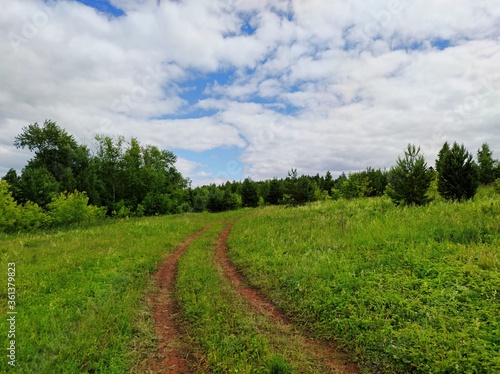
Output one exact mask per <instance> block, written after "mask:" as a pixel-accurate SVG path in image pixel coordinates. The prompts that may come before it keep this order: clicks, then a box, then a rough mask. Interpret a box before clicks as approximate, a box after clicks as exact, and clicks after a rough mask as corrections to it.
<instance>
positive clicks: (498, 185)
mask: <svg viewBox="0 0 500 374" xmlns="http://www.w3.org/2000/svg"><path fill="white" fill-rule="evenodd" d="M493 189H494V190H495V192H496V193H499V194H500V178H497V179H496V180H495V181H494V182H493Z"/></svg>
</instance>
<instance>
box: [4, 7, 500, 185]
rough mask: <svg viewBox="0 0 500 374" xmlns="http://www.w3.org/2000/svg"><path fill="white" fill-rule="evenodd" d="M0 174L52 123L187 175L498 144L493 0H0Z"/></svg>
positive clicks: (498, 49) (270, 171) (268, 171)
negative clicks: (133, 146) (141, 149)
mask: <svg viewBox="0 0 500 374" xmlns="http://www.w3.org/2000/svg"><path fill="white" fill-rule="evenodd" d="M0 4H1V11H0V56H1V57H0V176H1V175H4V174H5V173H6V172H7V170H8V169H9V168H11V167H13V168H15V169H17V170H19V171H20V170H21V169H22V168H23V166H24V165H25V163H26V161H27V160H28V159H29V158H30V157H31V155H30V154H29V152H28V151H25V150H18V149H16V148H15V147H14V146H13V141H14V137H15V136H16V135H18V134H20V133H21V131H22V130H21V129H22V127H23V126H26V125H28V124H30V123H34V122H38V123H40V124H41V123H43V121H44V120H45V119H52V120H54V121H56V122H57V123H58V124H59V125H60V126H61V127H63V128H65V129H66V130H67V131H68V132H69V133H70V134H72V135H74V136H75V138H76V139H77V141H78V142H79V143H84V144H87V145H88V146H89V148H91V149H93V147H94V141H93V138H94V135H95V134H98V133H99V134H106V135H124V136H125V137H127V138H130V137H136V138H138V139H139V141H140V142H141V143H142V144H155V145H158V146H160V147H161V148H164V149H169V150H171V151H173V152H174V153H175V154H176V155H177V156H178V163H177V166H178V168H179V169H180V170H181V171H182V173H183V174H184V175H185V176H186V177H189V178H190V179H191V180H192V181H193V184H194V185H200V184H205V183H210V182H222V181H224V180H226V179H231V180H240V179H242V178H244V177H246V176H250V177H251V178H253V179H254V180H261V179H267V178H272V177H274V176H277V177H283V176H285V175H286V173H287V171H288V170H290V169H291V168H292V167H293V168H297V169H298V171H299V174H316V173H321V174H323V173H325V172H326V171H327V170H330V171H332V172H333V174H334V176H336V175H339V174H340V173H341V172H348V171H355V170H362V169H365V168H366V167H368V166H372V167H374V168H384V167H390V166H391V165H393V164H394V162H395V159H396V157H397V156H398V155H400V154H402V152H403V149H404V148H405V147H406V145H407V144H408V143H414V144H416V145H420V146H421V148H422V151H423V153H424V155H425V156H426V158H427V160H428V162H429V164H430V165H433V164H434V160H435V158H436V154H437V152H438V150H439V148H440V147H441V146H442V144H443V143H444V141H446V140H448V141H458V142H459V143H464V144H465V146H466V147H467V148H468V149H469V150H470V151H471V152H473V153H474V154H475V153H476V151H477V149H478V148H479V147H480V145H481V144H482V143H483V142H488V144H489V145H490V147H491V149H492V150H493V151H494V157H496V158H500V4H499V2H498V0H453V1H451V0H440V1H436V0H418V1H411V0H381V1H379V0H373V1H369V2H368V1H362V0H353V1H344V0H337V1H328V0H324V1H323V0H252V1H249V0H218V1H216V0H178V1H172V0H170V1H169V0H108V1H105V0H81V1H70V0H59V1H42V0H22V1H11V0H0Z"/></svg>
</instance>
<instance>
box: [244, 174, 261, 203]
mask: <svg viewBox="0 0 500 374" xmlns="http://www.w3.org/2000/svg"><path fill="white" fill-rule="evenodd" d="M241 201H242V204H243V206H244V207H251V208H255V207H257V206H258V205H259V194H258V192H257V187H256V186H255V183H253V182H252V181H250V179H248V178H245V180H244V181H243V185H242V186H241Z"/></svg>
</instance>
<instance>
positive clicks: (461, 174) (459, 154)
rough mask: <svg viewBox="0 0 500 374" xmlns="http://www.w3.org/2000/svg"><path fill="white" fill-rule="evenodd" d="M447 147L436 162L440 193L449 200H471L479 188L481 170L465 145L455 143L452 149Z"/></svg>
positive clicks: (442, 150)
mask: <svg viewBox="0 0 500 374" xmlns="http://www.w3.org/2000/svg"><path fill="white" fill-rule="evenodd" d="M446 146H447V143H445V144H444V145H443V148H442V149H441V151H440V152H439V158H438V160H437V161H436V167H437V168H438V170H437V171H438V173H439V175H438V192H439V194H440V195H441V196H442V197H444V198H445V199H447V200H456V201H462V200H468V199H471V198H472V197H474V195H475V194H476V192H477V188H478V187H479V168H478V166H477V164H476V163H475V162H474V160H473V158H472V155H471V154H470V153H469V152H468V151H467V149H465V147H464V145H463V144H462V145H461V146H459V145H458V144H457V142H454V143H453V146H452V147H451V148H449V146H448V147H446ZM446 148H448V149H446Z"/></svg>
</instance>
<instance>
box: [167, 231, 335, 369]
mask: <svg viewBox="0 0 500 374" xmlns="http://www.w3.org/2000/svg"><path fill="white" fill-rule="evenodd" d="M224 225H225V224H224V223H217V224H215V225H214V226H213V227H212V228H211V230H210V231H208V232H207V233H205V234H204V235H203V236H202V237H201V238H200V239H199V240H197V241H195V242H194V243H193V244H192V245H191V246H190V248H189V249H188V251H187V253H186V254H185V255H184V256H183V257H182V258H181V259H180V262H179V271H178V281H177V284H176V288H177V292H178V298H179V300H180V305H181V307H182V309H183V312H184V317H183V318H184V319H185V325H184V333H185V335H186V336H188V337H189V338H188V340H189V341H190V345H191V346H193V347H195V355H196V360H195V361H196V362H198V363H199V364H198V367H196V368H195V370H196V371H197V372H209V373H281V374H287V373H291V372H292V370H293V372H296V373H319V372H325V369H324V367H323V366H322V365H323V363H322V362H321V360H319V359H318V358H316V357H312V356H311V355H310V354H309V353H308V352H304V350H303V346H302V344H301V341H300V338H299V337H298V336H297V335H296V333H295V331H293V329H291V328H289V326H283V325H280V324H275V323H273V322H272V321H271V320H269V318H268V317H267V316H263V315H260V314H255V313H253V312H252V311H251V309H250V307H249V305H248V304H247V303H246V301H245V300H244V299H243V297H242V296H241V295H239V294H238V293H237V292H236V291H235V290H234V289H233V288H232V287H231V285H230V284H229V283H228V280H227V279H226V277H225V276H224V274H223V272H222V269H221V268H220V266H219V265H218V264H217V263H216V262H215V261H214V253H215V250H216V242H217V238H218V236H219V234H220V232H221V231H222V228H223V227H224Z"/></svg>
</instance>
